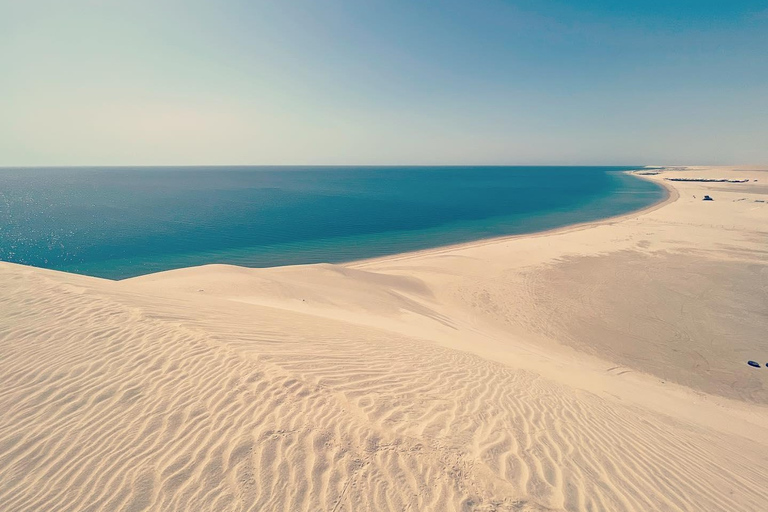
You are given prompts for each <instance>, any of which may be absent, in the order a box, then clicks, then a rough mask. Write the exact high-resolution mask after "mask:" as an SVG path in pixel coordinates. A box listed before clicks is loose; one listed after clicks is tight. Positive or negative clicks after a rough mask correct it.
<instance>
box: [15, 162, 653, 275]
mask: <svg viewBox="0 0 768 512" xmlns="http://www.w3.org/2000/svg"><path fill="white" fill-rule="evenodd" d="M637 168H638V167H520V166H515V167H478V166H465V167H355V166H349V167H136V168H129V167H83V168H74V167H67V168H2V169H0V260H3V261H10V262H15V263H22V264H25V265H32V266H35V267H43V268H48V269H55V270H62V271H66V272H74V273H78V274H86V275H90V276H97V277H102V278H107V279H124V278H129V277H134V276H138V275H142V274H149V273H153V272H159V271H164V270H170V269H174V268H180V267H189V266H196V265H205V264H209V263H228V264H234V265H242V266H247V267H271V266H280V265H297V264H305V263H319V262H330V263H338V262H348V261H353V260H358V259H365V258H372V257H377V256H383V255H390V254H396V253H402V252H408V251H415V250H420V249H427V248H433V247H440V246H446V245H451V244H457V243H463V242H471V241H476V240H480V239H485V238H491V237H499V236H505V235H517V234H524V233H531V232H536V231H543V230H548V229H552V228H557V227H562V226H567V225H570V224H576V223H581V222H587V221H593V220H597V219H602V218H606V217H611V216H615V215H619V214H623V213H627V212H631V211H633V210H638V209H641V208H644V207H647V206H649V205H651V204H653V203H656V202H658V201H661V200H663V199H664V197H665V194H666V192H665V190H664V189H663V188H662V187H659V186H658V185H656V184H654V183H651V182H648V181H646V180H642V179H639V178H636V177H633V176H630V175H627V174H625V173H623V172H622V171H626V170H631V169H637ZM510 257H511V258H514V254H510Z"/></svg>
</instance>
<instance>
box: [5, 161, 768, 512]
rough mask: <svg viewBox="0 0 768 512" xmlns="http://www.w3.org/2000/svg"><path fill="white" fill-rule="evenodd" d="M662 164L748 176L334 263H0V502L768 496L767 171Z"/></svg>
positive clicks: (568, 501) (148, 505) (305, 503)
mask: <svg viewBox="0 0 768 512" xmlns="http://www.w3.org/2000/svg"><path fill="white" fill-rule="evenodd" d="M670 175H674V176H681V177H699V176H701V177H704V178H710V177H720V176H723V177H727V178H731V177H733V178H737V177H738V178H742V177H743V178H749V179H750V180H754V179H757V180H758V182H754V181H750V182H749V183H739V184H732V183H726V184H724V183H704V182H675V183H674V184H669V183H668V186H674V190H675V191H677V192H679V197H677V196H676V195H675V196H673V197H672V199H676V200H674V201H670V202H669V203H668V204H665V205H664V206H663V207H661V208H658V209H653V210H651V211H647V212H644V213H639V214H634V215H630V216H626V217H624V218H621V219H614V220H610V221H606V222H602V223H597V224H592V225H589V226H580V227H575V228H570V229H565V230H560V231H557V232H551V233H546V234H540V235H535V236H528V237H515V238H509V239H504V240H495V241H487V242H481V243H476V244H467V245H464V246H459V247H452V248H443V249H439V250H433V251H424V252H421V253H414V254H409V255H401V256H395V257H389V258H382V259H378V260H371V261H365V262H357V263H353V264H349V265H311V266H301V267H284V268H277V269H243V268H238V267H230V266H224V265H211V266H206V267H200V268H192V269H181V270H178V271H171V272H166V273H161V274H155V275H150V276H143V277H140V278H135V279H130V280H126V281H121V282H112V281H106V280H100V279H95V278H89V277H84V276H76V275H69V274H63V273H59V272H53V271H46V270H40V269H33V268H30V267H23V266H19V265H13V264H8V263H0V347H1V351H0V408H1V410H2V411H3V414H2V415H1V416H0V509H2V510H10V511H16V510H19V511H21V510H29V511H32V510H255V511H261V510H285V511H295V510H329V511H342V510H348V511H358V510H441V511H442V510H446V511H450V510H457V511H458V510H523V511H525V510H531V511H532V510H637V511H649V510H691V511H701V510H708V511H709V510H712V511H714V510H722V511H739V510H744V511H751V510H754V511H757V510H764V509H765V506H766V495H768V407H767V406H766V404H767V403H768V394H766V393H768V391H766V390H767V389H768V369H765V368H761V369H752V368H750V367H748V366H747V365H746V364H745V363H746V359H753V358H757V359H759V358H760V357H761V356H762V359H761V363H762V362H768V339H766V338H765V336H764V335H763V336H762V337H761V333H765V332H768V329H766V327H768V236H766V235H768V233H767V232H766V231H768V203H764V202H759V201H761V200H765V199H768V195H766V194H765V192H764V191H763V190H762V189H760V184H761V182H763V181H765V180H768V172H760V171H757V170H735V169H706V168H699V169H688V170H681V171H674V172H670V171H668V172H664V173H661V174H658V175H654V176H648V177H647V178H648V179H655V180H659V181H663V178H664V177H669V176H670ZM702 194H711V195H712V196H713V197H714V198H715V200H714V201H712V202H707V203H704V202H702V201H701V200H700V198H701V196H702ZM694 195H696V196H697V197H696V198H695V199H694V198H693V196H694ZM763 360H765V361H763Z"/></svg>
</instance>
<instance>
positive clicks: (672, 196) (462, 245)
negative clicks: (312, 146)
mask: <svg viewBox="0 0 768 512" xmlns="http://www.w3.org/2000/svg"><path fill="white" fill-rule="evenodd" d="M664 169H666V168H664ZM643 171H644V169H643V168H639V169H633V170H625V171H619V172H621V173H622V174H625V175H628V176H632V177H634V178H637V179H642V180H645V181H650V182H652V183H654V184H656V185H657V186H659V187H660V188H661V189H662V190H664V192H665V197H663V198H662V199H660V200H659V201H657V202H654V203H652V204H650V205H648V206H645V207H643V208H640V209H638V210H633V211H630V212H626V213H621V214H618V215H612V216H610V217H604V218H601V219H596V220H590V221H586V222H577V223H573V224H566V225H563V226H559V227H555V228H550V229H545V230H542V231H531V232H529V233H521V234H513V235H501V236H495V237H489V238H479V239H477V240H472V241H469V242H459V243H453V244H447V245H437V246H434V247H429V248H425V249H417V250H413V251H404V252H397V253H392V254H386V255H382V256H373V257H370V258H360V259H352V260H345V261H338V262H333V263H331V262H328V261H324V262H315V263H298V264H282V265H274V266H268V267H251V266H247V265H238V264H233V263H219V262H214V263H203V264H200V265H191V266H183V267H176V268H172V269H168V270H160V271H156V272H149V273H147V274H139V275H136V276H131V277H125V278H119V279H112V278H106V277H100V276H94V275H91V274H87V273H80V272H73V271H69V270H60V269H49V268H46V267H36V266H34V265H27V264H23V263H16V262H6V263H14V264H16V265H22V266H25V267H30V268H36V269H42V270H49V271H53V272H62V273H64V274H72V275H78V276H86V277H92V278H96V279H103V280H107V281H113V282H122V281H126V280H130V279H136V278H141V277H145V276H152V275H157V274H163V273H165V272H173V271H180V270H183V269H190V268H198V267H205V266H208V265H229V266H233V267H241V268H248V269H279V268H285V267H301V266H311V265H338V266H344V267H364V266H366V265H368V264H372V263H376V262H382V261H397V260H405V259H410V258H413V257H419V256H423V255H428V254H440V253H443V252H447V251H453V250H459V249H466V248H470V247H476V246H483V245H487V244H494V243H502V242H507V241H510V240H516V239H521V238H527V237H540V236H549V235H554V234H558V233H564V232H569V231H578V230H581V229H587V228H590V227H595V226H599V225H602V224H611V223H615V222H620V221H621V220H623V219H625V218H630V217H633V216H636V215H642V214H645V213H649V212H652V211H654V210H656V209H658V208H662V207H663V206H665V205H667V204H669V203H672V202H674V201H675V200H676V199H677V190H676V189H675V187H674V186H672V185H671V184H669V183H668V182H665V181H658V180H653V179H649V177H647V176H642V175H638V174H636V173H638V172H643Z"/></svg>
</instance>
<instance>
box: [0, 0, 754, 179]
mask: <svg viewBox="0 0 768 512" xmlns="http://www.w3.org/2000/svg"><path fill="white" fill-rule="evenodd" d="M0 64H1V67H0V69H1V70H2V73H1V74H0V165H5V166H14V165H152V164H192V165H195V164H622V163H627V164H638V163H646V164H656V163H670V164H674V163H681V164H707V163H711V164H716V163H768V0H764V1H750V0H746V1H738V0H734V1H724V0H723V1H713V0H698V1H695V0H685V1H675V0H669V1H646V2H631V1H629V2H622V1H619V0H615V1H608V0H583V1H565V0H558V1H546V0H541V1H533V0H520V1H514V0H511V1H501V0H495V1H492V0H491V1H480V0H476V1H475V0H472V1H469V0H467V1H463V2H458V1H443V2H437V1H429V2H428V1H419V0H386V1H385V0H381V1H379V0H355V1H353V0H325V1H319V0H311V1H310V0H306V1H304V0H297V1H292V0H279V1H258V0H257V1H246V0H220V1H206V2H203V1H194V0H188V1H173V0H115V1H109V0H100V1H97V0H90V1H87V0H68V1H60V0H53V1H50V0H49V1H38V0H23V1H22V0H0Z"/></svg>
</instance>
